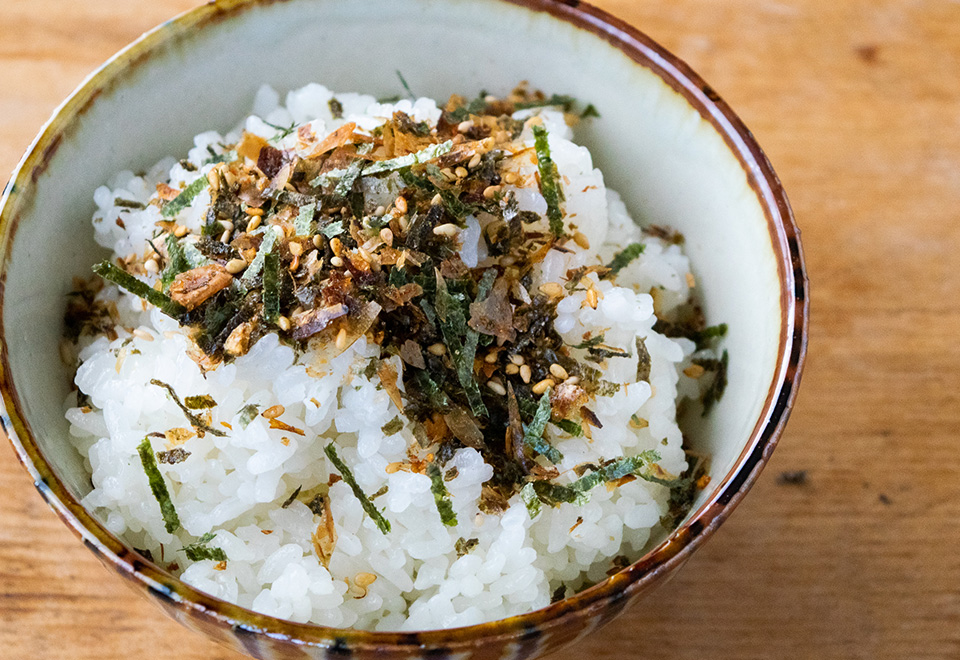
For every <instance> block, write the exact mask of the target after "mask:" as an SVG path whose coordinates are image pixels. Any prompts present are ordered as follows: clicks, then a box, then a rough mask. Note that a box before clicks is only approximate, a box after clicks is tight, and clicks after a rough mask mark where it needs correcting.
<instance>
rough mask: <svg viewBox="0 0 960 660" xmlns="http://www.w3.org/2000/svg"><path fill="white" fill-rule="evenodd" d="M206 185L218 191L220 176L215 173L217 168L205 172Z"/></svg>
mask: <svg viewBox="0 0 960 660" xmlns="http://www.w3.org/2000/svg"><path fill="white" fill-rule="evenodd" d="M207 183H209V184H210V187H211V188H212V189H213V190H214V192H216V191H217V190H220V175H219V173H218V172H217V168H213V169H212V170H210V171H209V172H207Z"/></svg>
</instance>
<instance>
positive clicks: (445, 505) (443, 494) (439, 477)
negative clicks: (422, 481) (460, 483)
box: [427, 463, 457, 527]
mask: <svg viewBox="0 0 960 660" xmlns="http://www.w3.org/2000/svg"><path fill="white" fill-rule="evenodd" d="M427 476H428V477H430V491H431V492H432V493H433V499H434V501H435V502H436V503H437V511H439V512H440V521H441V522H442V523H443V524H444V525H446V526H447V527H456V526H457V514H456V513H454V511H453V503H452V502H451V501H450V493H449V492H448V491H447V487H446V486H445V485H444V483H443V473H441V472H440V468H439V467H438V466H437V464H436V463H430V464H429V465H428V466H427Z"/></svg>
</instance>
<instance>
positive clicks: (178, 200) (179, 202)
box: [160, 176, 210, 218]
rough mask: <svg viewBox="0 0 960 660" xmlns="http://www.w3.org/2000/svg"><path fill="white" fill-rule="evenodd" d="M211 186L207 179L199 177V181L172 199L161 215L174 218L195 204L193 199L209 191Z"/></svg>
mask: <svg viewBox="0 0 960 660" xmlns="http://www.w3.org/2000/svg"><path fill="white" fill-rule="evenodd" d="M208 185H210V184H209V182H208V181H207V179H206V177H203V176H201V177H197V179H196V180H195V181H194V182H193V183H191V184H190V185H189V186H187V187H186V188H184V189H183V190H182V191H181V192H180V194H179V195H177V196H176V197H174V198H173V199H171V200H170V201H169V202H167V204H166V205H165V206H164V207H163V209H162V210H161V211H160V215H162V216H163V217H164V218H173V217H175V216H176V215H177V214H178V213H180V211H182V210H183V209H185V208H187V207H188V206H190V204H191V203H192V202H193V199H194V198H195V197H196V196H197V195H199V194H200V193H201V192H203V191H204V190H206V189H207V186H208Z"/></svg>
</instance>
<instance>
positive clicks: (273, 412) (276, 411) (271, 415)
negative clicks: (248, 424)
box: [260, 403, 287, 419]
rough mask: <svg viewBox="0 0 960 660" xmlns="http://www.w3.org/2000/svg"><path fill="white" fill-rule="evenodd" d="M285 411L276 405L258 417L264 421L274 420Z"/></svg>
mask: <svg viewBox="0 0 960 660" xmlns="http://www.w3.org/2000/svg"><path fill="white" fill-rule="evenodd" d="M286 410H287V409H286V408H284V407H283V406H281V405H280V404H279V403H278V404H277V405H275V406H270V407H269V408H267V409H266V410H264V411H263V412H262V413H260V416H261V417H263V418H264V419H276V418H277V417H279V416H280V415H282V414H283V413H285V412H286Z"/></svg>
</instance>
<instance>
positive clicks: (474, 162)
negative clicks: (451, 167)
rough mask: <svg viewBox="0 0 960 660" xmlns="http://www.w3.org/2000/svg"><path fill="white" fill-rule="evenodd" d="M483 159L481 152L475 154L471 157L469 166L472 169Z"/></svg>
mask: <svg viewBox="0 0 960 660" xmlns="http://www.w3.org/2000/svg"><path fill="white" fill-rule="evenodd" d="M481 160H483V156H481V155H480V154H473V157H472V158H471V159H470V162H469V163H467V167H469V168H470V169H471V170H472V169H473V168H475V167H476V166H477V165H479V164H480V161H481Z"/></svg>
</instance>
